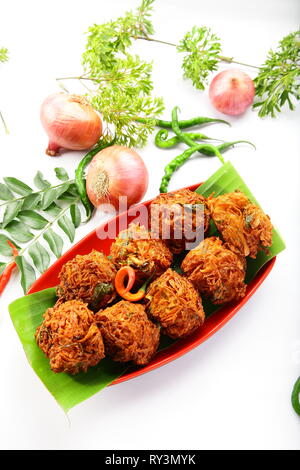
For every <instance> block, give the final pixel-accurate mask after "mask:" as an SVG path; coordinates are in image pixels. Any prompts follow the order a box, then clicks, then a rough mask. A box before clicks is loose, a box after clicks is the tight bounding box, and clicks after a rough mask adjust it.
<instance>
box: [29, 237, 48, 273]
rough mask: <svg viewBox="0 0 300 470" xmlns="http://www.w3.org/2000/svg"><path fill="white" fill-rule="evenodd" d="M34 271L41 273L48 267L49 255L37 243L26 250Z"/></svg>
mask: <svg viewBox="0 0 300 470" xmlns="http://www.w3.org/2000/svg"><path fill="white" fill-rule="evenodd" d="M28 253H29V255H30V256H31V259H32V261H33V264H34V266H35V267H36V269H37V270H38V271H39V272H40V273H43V272H44V271H46V269H47V268H48V267H49V264H50V255H49V253H48V251H47V250H46V249H45V248H44V247H43V246H42V245H41V244H40V243H39V242H38V241H37V242H35V244H34V245H32V246H31V247H30V248H29V250H28Z"/></svg>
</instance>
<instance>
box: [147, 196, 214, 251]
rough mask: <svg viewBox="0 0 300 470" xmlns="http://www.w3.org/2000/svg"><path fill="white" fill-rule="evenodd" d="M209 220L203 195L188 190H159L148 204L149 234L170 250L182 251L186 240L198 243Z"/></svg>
mask: <svg viewBox="0 0 300 470" xmlns="http://www.w3.org/2000/svg"><path fill="white" fill-rule="evenodd" d="M196 209H198V211H197V210H196ZM199 209H201V211H200V210H199ZM209 220H210V216H209V211H208V209H207V207H206V199H205V197H203V196H202V195H200V194H197V193H195V192H194V191H190V190H189V189H181V190H179V191H175V192H174V193H162V194H160V195H159V196H157V198H155V199H154V200H153V201H152V203H151V205H150V213H149V226H150V227H151V235H152V237H153V238H161V239H163V240H164V241H165V242H166V244H167V245H168V247H169V248H170V250H171V251H172V253H181V252H182V251H184V250H185V249H186V243H187V242H188V243H189V244H191V243H193V242H195V241H197V240H198V243H199V242H200V241H201V240H202V239H203V238H204V234H205V232H206V231H207V230H208V228H209ZM199 238H200V239H199Z"/></svg>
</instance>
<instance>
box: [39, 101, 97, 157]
mask: <svg viewBox="0 0 300 470" xmlns="http://www.w3.org/2000/svg"><path fill="white" fill-rule="evenodd" d="M41 121H42V124H43V127H44V129H45V131H46V133H47V134H48V137H49V144H48V147H47V150H46V153H47V154H48V155H51V156H55V155H58V151H59V149H60V148H65V149H68V150H85V149H88V148H89V147H92V146H93V145H95V144H96V142H98V140H99V138H100V136H101V135H102V122H101V119H100V117H99V115H98V114H97V113H96V111H95V110H94V109H93V108H92V106H91V105H90V104H89V103H88V101H87V100H86V99H85V98H84V97H83V96H79V95H68V94H67V93H54V94H53V95H50V96H48V97H47V98H46V99H45V101H44V102H43V104H42V107H41Z"/></svg>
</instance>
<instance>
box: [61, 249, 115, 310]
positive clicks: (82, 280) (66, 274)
mask: <svg viewBox="0 0 300 470" xmlns="http://www.w3.org/2000/svg"><path fill="white" fill-rule="evenodd" d="M115 276H116V269H115V267H114V265H113V263H112V262H111V261H110V260H109V259H108V258H107V257H106V256H105V254H104V253H101V252H99V251H96V250H93V251H92V252H91V253H89V254H88V255H77V256H75V258H73V259H72V260H70V261H68V262H67V263H66V264H65V265H64V266H63V268H62V270H61V272H60V274H59V280H60V284H59V285H58V287H57V295H58V297H59V298H61V299H63V300H73V299H77V300H82V301H83V302H86V303H87V304H88V306H89V308H90V309H92V310H94V311H96V310H98V309H99V308H101V307H105V306H106V304H108V303H110V302H112V301H113V300H114V298H115V297H116V291H115V287H114V279H115Z"/></svg>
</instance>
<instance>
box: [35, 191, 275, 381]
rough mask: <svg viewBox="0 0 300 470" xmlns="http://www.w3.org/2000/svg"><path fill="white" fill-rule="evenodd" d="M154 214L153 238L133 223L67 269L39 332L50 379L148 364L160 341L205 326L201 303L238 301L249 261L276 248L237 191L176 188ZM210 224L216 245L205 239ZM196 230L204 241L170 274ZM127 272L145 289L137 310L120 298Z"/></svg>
mask: <svg viewBox="0 0 300 470" xmlns="http://www.w3.org/2000/svg"><path fill="white" fill-rule="evenodd" d="M185 206H186V207H187V208H188V210H186V207H185ZM151 207H152V209H154V212H152V214H151V218H150V223H151V225H150V229H151V231H150V230H149V231H148V230H147V229H146V228H145V227H143V226H139V225H136V224H131V225H129V227H128V229H126V230H123V231H121V232H120V233H119V235H118V236H117V238H116V240H115V241H114V242H113V243H112V245H111V250H110V256H109V257H107V256H106V255H105V254H103V253H100V252H98V251H96V250H93V251H92V252H91V253H89V254H87V255H77V256H76V257H75V258H74V259H72V260H70V261H69V262H67V263H66V264H65V265H64V266H63V268H62V270H61V272H60V275H59V280H60V283H59V285H58V287H57V295H58V302H57V303H56V305H55V306H54V307H53V308H49V309H48V310H47V311H46V312H45V314H44V319H43V322H42V324H41V325H40V326H39V327H38V328H37V331H36V341H37V344H38V346H39V347H40V348H41V350H42V351H43V352H44V353H45V354H46V356H47V357H48V358H49V360H50V367H51V369H52V370H53V371H54V372H67V373H69V374H77V373H78V372H81V371H83V372H86V371H87V369H88V368H89V367H91V366H95V365H97V364H98V363H99V362H100V361H101V360H102V359H103V358H104V357H105V356H107V357H110V358H111V359H113V360H114V361H118V362H132V363H134V364H137V365H145V364H147V363H149V361H150V360H151V359H152V357H153V356H154V355H155V353H156V351H157V349H158V346H159V339H160V334H164V335H167V336H169V337H171V338H173V339H178V338H182V337H186V336H187V335H190V334H191V333H193V332H194V331H195V330H196V329H197V328H199V327H201V325H202V324H203V322H204V319H205V313H204V310H203V307H202V298H201V296H204V297H205V298H207V299H210V301H211V302H213V303H214V304H217V305H219V304H223V303H225V302H231V301H236V300H239V299H241V298H242V297H244V295H245V293H246V284H245V274H246V265H247V263H246V257H247V256H250V257H252V258H255V257H256V255H257V253H258V252H259V251H260V250H267V249H268V247H270V246H271V245H272V224H271V222H270V219H269V217H268V216H267V215H265V214H264V212H263V211H262V210H261V209H260V208H259V207H258V206H256V205H255V204H253V203H252V202H251V201H249V199H248V198H247V197H246V196H245V195H244V194H243V193H242V192H240V191H236V192H234V193H229V194H224V195H221V196H217V197H213V195H212V196H211V197H209V198H208V199H205V198H204V197H203V196H200V195H198V194H196V193H193V192H192V191H189V190H181V191H177V192H174V193H170V194H162V195H160V196H158V197H157V198H156V199H155V200H154V201H153V202H152V204H151ZM197 207H198V208H199V207H201V209H202V210H201V211H200V214H201V217H200V219H199V218H197V214H196V212H197V211H196V210H195V209H196V208H197ZM170 208H171V212H168V210H169V209H170ZM153 214H154V215H153ZM155 214H156V215H155ZM170 214H171V215H170ZM155 217H156V219H155ZM210 218H211V219H212V220H213V222H214V224H215V226H216V227H217V229H218V231H219V234H220V237H221V238H219V237H216V236H210V237H209V236H208V237H207V238H204V239H203V236H206V235H208V229H209V225H210ZM163 225H164V226H163ZM166 225H169V227H167V229H168V230H167V232H168V233H169V238H168V239H167V240H166V239H165V234H166V232H165V228H166ZM187 226H188V228H189V229H190V230H189V231H186V227H187ZM200 232H201V233H202V237H200V243H199V244H198V245H197V246H196V247H194V248H193V249H192V250H191V251H189V252H188V253H187V254H186V256H185V257H184V259H183V261H182V264H181V270H182V271H181V272H182V274H179V273H178V272H176V271H175V270H173V269H171V266H172V262H173V253H174V254H178V253H181V252H183V250H184V249H185V248H186V244H187V242H191V241H193V240H192V239H191V234H194V237H195V239H198V237H199V233H200ZM187 233H189V235H188V236H187ZM181 259H182V258H181ZM123 266H130V267H132V268H133V269H134V270H135V273H136V283H135V287H136V288H139V287H140V286H141V284H143V283H144V282H145V281H147V282H148V284H149V285H148V288H147V292H146V295H145V298H144V299H143V300H142V301H141V303H133V302H128V301H125V300H120V298H118V297H117V292H116V289H115V285H114V281H115V276H116V272H117V270H118V269H120V268H121V267H123Z"/></svg>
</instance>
